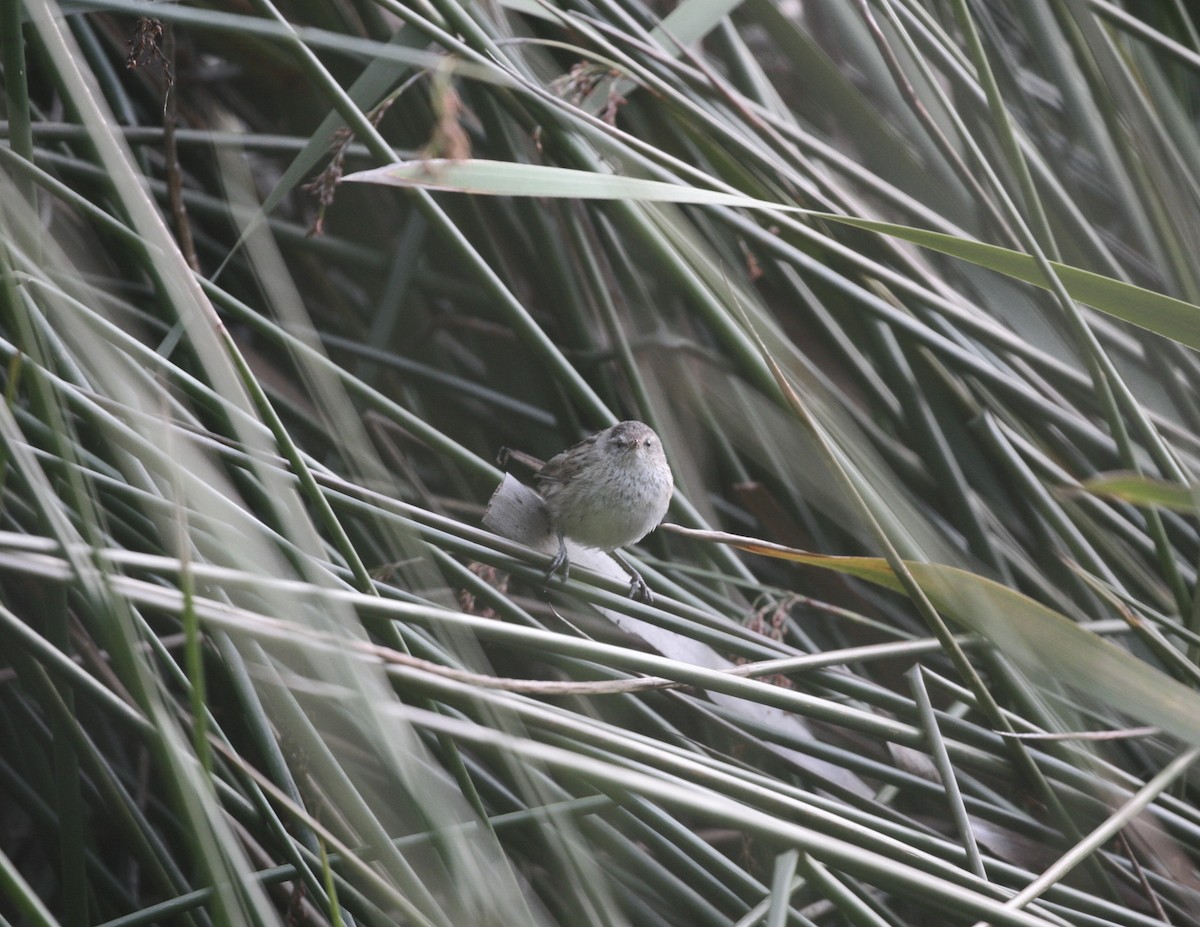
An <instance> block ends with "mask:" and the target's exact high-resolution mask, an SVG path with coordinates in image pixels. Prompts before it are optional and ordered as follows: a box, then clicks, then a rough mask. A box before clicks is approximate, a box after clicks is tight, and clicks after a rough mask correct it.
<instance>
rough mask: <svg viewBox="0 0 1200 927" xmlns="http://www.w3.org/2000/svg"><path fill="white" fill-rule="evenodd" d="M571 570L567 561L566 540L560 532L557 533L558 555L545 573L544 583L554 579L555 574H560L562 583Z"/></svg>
mask: <svg viewBox="0 0 1200 927" xmlns="http://www.w3.org/2000/svg"><path fill="white" fill-rule="evenodd" d="M570 570H571V564H570V561H568V560H567V539H566V538H564V537H563V533H562V532H561V531H559V532H558V553H557V554H555V555H554V559H553V560H552V561H551V562H550V570H549V572H548V573H546V582H550V580H552V579H554V576H555V574H556V573H561V574H562V578H563V582H566V580H567V574H568V573H569V572H570Z"/></svg>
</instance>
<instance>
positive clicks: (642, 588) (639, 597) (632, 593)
mask: <svg viewBox="0 0 1200 927" xmlns="http://www.w3.org/2000/svg"><path fill="white" fill-rule="evenodd" d="M629 598H631V599H633V600H634V601H635V602H641V603H642V604H643V605H651V604H653V602H654V596H653V594H651V592H650V587H649V586H647V585H646V581H645V580H644V579H642V574H641V573H639V572H638V571H637V570H634V571H633V572H632V575H630V577H629Z"/></svg>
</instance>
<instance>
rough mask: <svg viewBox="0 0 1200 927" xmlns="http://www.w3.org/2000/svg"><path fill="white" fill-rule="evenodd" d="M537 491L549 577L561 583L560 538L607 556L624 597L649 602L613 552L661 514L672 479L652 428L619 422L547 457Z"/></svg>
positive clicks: (563, 554) (563, 549)
mask: <svg viewBox="0 0 1200 927" xmlns="http://www.w3.org/2000/svg"><path fill="white" fill-rule="evenodd" d="M536 480H537V489H538V492H540V493H541V495H542V499H544V500H545V502H546V510H547V511H548V512H549V514H550V523H551V524H552V525H553V527H554V531H555V533H556V534H557V536H558V555H557V556H556V557H555V558H554V562H553V563H552V564H551V565H550V574H549V575H550V576H554V575H555V574H556V573H561V574H562V577H563V578H564V579H566V577H567V571H568V569H569V567H570V564H569V563H568V561H567V545H566V541H565V538H570V539H571V540H572V541H575V542H576V543H577V544H580V545H582V546H584V547H592V548H595V549H597V550H602V551H606V552H609V553H611V554H612V555H613V556H614V557H615V558H616V559H617V562H618V563H620V564H621V566H623V567H624V568H625V569H626V570H627V571H628V572H629V575H630V577H631V579H630V584H629V594H630V596H632V597H633V598H636V599H640V600H641V601H643V602H649V601H650V598H651V596H650V589H649V588H648V587H647V586H646V582H645V580H643V579H642V577H641V574H639V573H638V571H637V570H635V569H634V568H633V567H632V566H631V565H630V564H629V563H628V562H627V561H626V560H625V559H624V558H623V557H622V556H621V555H620V554H619V553H617V548H619V547H626V546H628V545H630V544H636V543H637V542H638V541H640V540H641V539H642V538H644V537H645V536H646V535H647V534H649V533H650V532H651V531H653V530H654V529H655V528H656V527H658V523H659V522H661V521H662V520H663V516H664V515H666V514H667V506H668V505H669V504H670V501H671V493H672V491H673V489H674V479H673V478H672V476H671V467H670V466H669V465H668V464H667V458H666V455H665V454H664V453H663V448H662V442H661V441H660V440H659V438H658V435H656V434H655V433H654V429H653V428H651V427H650V426H649V425H646V424H643V423H642V422H619V423H617V424H616V425H613V426H612V427H611V428H606V429H605V430H604V431H600V432H597V433H596V434H594V435H592V436H590V437H588V438H584V439H583V440H582V441H580V442H579V443H578V444H576V445H575V446H574V447H569V448H567V449H566V450H565V451H563V452H562V453H561V454H558V455H556V456H554V457H552V458H551V459H550V460H549V461H547V462H546V463H545V465H543V466H542V468H541V470H539V471H538V472H537V475H536Z"/></svg>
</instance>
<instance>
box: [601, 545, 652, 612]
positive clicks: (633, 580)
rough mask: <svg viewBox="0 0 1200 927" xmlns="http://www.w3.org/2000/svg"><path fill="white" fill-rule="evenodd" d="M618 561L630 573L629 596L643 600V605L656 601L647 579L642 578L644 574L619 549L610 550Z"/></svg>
mask: <svg viewBox="0 0 1200 927" xmlns="http://www.w3.org/2000/svg"><path fill="white" fill-rule="evenodd" d="M609 554H610V555H611V556H612V558H613V559H614V560H616V561H617V563H619V564H621V567H622V569H624V570H625V572H626V573H628V574H629V598H631V599H633V600H634V601H636V602H641V603H642V604H643V605H649V604H650V603H652V602H653V601H654V596H653V595H651V594H650V587H649V586H647V585H646V581H645V580H644V579H642V574H641V573H639V572H638V571H637V570H635V569H634V568H633V564H632V563H630V562H629V561H628V560H626V559H625V558H624V557H622V556H621V552H620V551H617V550H613V551H609Z"/></svg>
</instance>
